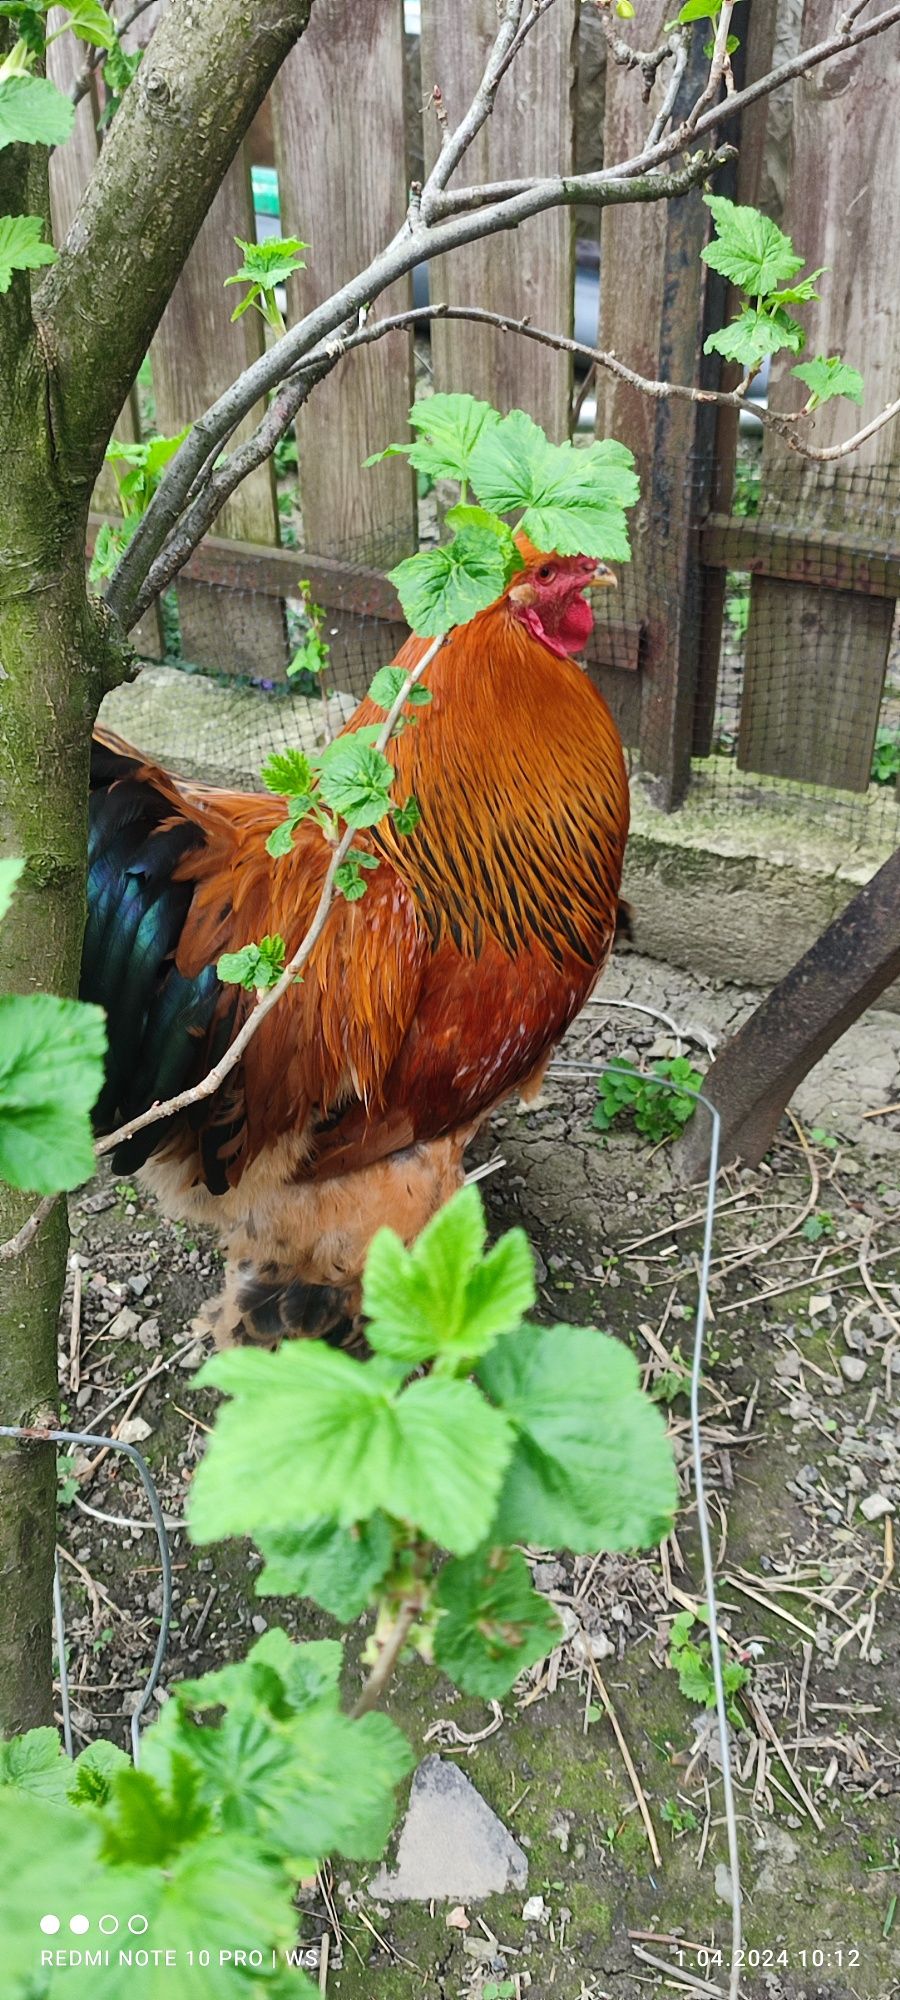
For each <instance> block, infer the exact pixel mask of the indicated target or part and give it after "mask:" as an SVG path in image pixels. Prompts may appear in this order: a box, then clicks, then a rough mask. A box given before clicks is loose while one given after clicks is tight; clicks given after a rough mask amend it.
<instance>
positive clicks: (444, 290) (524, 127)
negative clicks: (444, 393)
mask: <svg viewBox="0 0 900 2000" xmlns="http://www.w3.org/2000/svg"><path fill="white" fill-rule="evenodd" d="M575 25H576V7H575V0H557V4H556V6H555V7H552V8H551V9H550V11H549V13H548V14H547V15H546V17H545V18H544V20H542V21H541V22H540V23H539V25H538V27H537V28H536V29H535V30H534V32H533V33H532V35H531V36H530V38H529V40H528V41H527V42H526V44H525V46H524V48H523V49H522V51H521V53H520V55H519V56H518V57H517V58H516V61H515V64H514V65H513V68H512V70H511V71H510V72H509V74H508V75H507V76H505V77H504V78H503V81H502V83H501V85H500V88H499V90H498V92H497V99H496V103H495V105H494V110H493V113H492V116H491V117H490V118H489V119H488V120H487V123H486V124H485V126H484V127H483V129H482V131H481V133H480V134H479V136H478V138H477V139H476V141H475V143H474V145H473V146H472V147H471V148H470V150H469V152H468V153H467V154H466V157H465V160H464V161H463V163H462V166H461V168H460V171H459V173H458V175H457V176H456V179H455V180H454V186H461V187H462V186H466V185H467V184H470V183H473V182H479V181H486V180H505V179H509V178H510V177H516V178H517V177H519V176H521V175H523V174H529V173H533V172H534V173H536V172H538V171H540V172H541V173H563V174H564V173H571V171H572V167H573V162H574V146H575V110H574V104H575V97H574V89H575V58H574V52H575ZM496 33H497V8H496V5H495V0H469V4H468V5H467V6H465V7H461V6H460V4H459V0H423V6H422V97H423V99H424V103H425V112H424V117H425V161H426V167H429V166H431V165H432V164H433V161H434V158H435V154H436V151H437V148H438V145H439V143H440V129H441V128H440V125H439V123H438V119H437V117H436V115H435V111H434V107H433V104H432V102H431V101H430V100H431V93H432V90H433V88H434V87H435V85H437V87H438V88H439V89H440V91H441V93H442V98H443V104H444V108H445V109H446V113H447V116H448V118H449V120H450V123H451V125H452V124H454V123H455V122H456V120H457V119H459V118H460V117H461V116H462V114H463V112H464V111H465V110H466V109H467V107H468V105H469V103H470V101H471V99H472V97H473V96H474V94H475V90H476V88H477V85H478V82H479V79H480V77H481V74H482V71H483V69H484V64H485V59H486V57H487V54H488V51H489V49H490V47H491V43H492V42H493V40H494V38H495V36H496ZM574 260H575V241H574V218H573V216H572V213H571V211H569V210H566V209H557V210H555V211H551V212H550V213H548V214H546V215H539V216H534V217H533V218H532V220H531V221H530V222H525V223H523V224H522V225H521V227H520V228H519V229H516V230H514V231H511V232H509V233H508V234H506V235H499V236H492V237H491V238H490V240H489V241H487V242H485V243H470V244H467V245H466V246H465V247H463V248H460V249H459V250H456V251H454V253H453V256H452V258H439V259H437V260H436V261H435V262H434V263H433V264H432V265H431V267H430V270H431V298H432V300H433V301H435V302H436V301H438V300H444V301H446V303H447V304H449V305H477V306H484V307H486V308H487V309H488V310H489V311H493V312H501V313H509V314H512V315H513V316H515V317H516V318H521V317H522V315H523V314H526V313H527V314H528V315H529V316H530V318H531V319H532V321H533V322H534V325H535V326H546V327H552V328H554V329H555V330H558V331H560V332H563V333H568V332H569V330H570V327H571V320H572V299H573V287H574V277H575V261H574ZM432 355H433V359H434V381H435V388H438V389H468V390H470V391H471V393H472V394H473V395H475V396H483V397H485V398H486V400H487V401H488V402H492V403H495V404H496V405H497V406H498V407H499V408H500V409H501V410H508V409H512V408H516V407H518V408H520V409H524V410H527V411H528V412H529V414H530V415H531V416H533V417H534V418H535V419H536V421H537V422H538V423H541V424H543V425H544V427H545V429H546V430H547V431H548V432H549V435H550V436H551V437H553V438H564V437H567V436H568V434H569V413H570V403H571V385H572V376H571V361H570V359H569V357H568V356H566V355H562V354H560V355H556V354H552V353H551V352H550V351H549V349H542V348H540V347H538V346H537V345H536V344H535V343H534V342H531V341H527V340H520V339H517V338H516V335H515V334H508V333H501V332H499V331H498V330H495V329H494V328H491V327H476V326H466V325H464V324H462V323H460V322H454V323H452V324H449V325H443V326H442V325H437V326H435V327H434V329H433V332H432Z"/></svg>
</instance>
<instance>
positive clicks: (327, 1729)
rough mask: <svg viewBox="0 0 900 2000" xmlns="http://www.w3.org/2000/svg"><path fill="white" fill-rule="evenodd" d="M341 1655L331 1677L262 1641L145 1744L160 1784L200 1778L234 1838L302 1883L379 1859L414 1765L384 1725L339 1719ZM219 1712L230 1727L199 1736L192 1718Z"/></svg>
mask: <svg viewBox="0 0 900 2000" xmlns="http://www.w3.org/2000/svg"><path fill="white" fill-rule="evenodd" d="M266 1641H268V1642H269V1643H268V1644H266ZM333 1650H334V1652H335V1653H336V1655H337V1661H336V1671H335V1672H333V1673H332V1672H330V1671H329V1672H328V1673H327V1676H326V1675H323V1674H322V1673H321V1672H318V1673H317V1672H316V1666H317V1662H316V1660H315V1658H313V1659H310V1658H309V1657H308V1656H310V1655H314V1654H316V1653H317V1652H318V1651H319V1648H317V1647H308V1646H304V1645H296V1644H293V1643H292V1642H291V1641H290V1640H289V1639H288V1638H287V1635H286V1634H285V1633H284V1632H278V1631H275V1632H270V1633H266V1634H265V1639H264V1641H262V1642H260V1644H259V1645H258V1646H254V1647H253V1648H252V1649H251V1652H250V1653H249V1655H248V1657H247V1659H246V1660H245V1661H243V1662H241V1663H238V1664H234V1665H232V1666H231V1667H228V1668H226V1669H224V1671H222V1672H220V1673H217V1674H211V1675H206V1676H204V1678H203V1680H201V1681H199V1682H193V1683H192V1682H185V1683H183V1684H182V1685H181V1686H179V1687H176V1689H175V1693H174V1700H173V1701H172V1702H171V1703H169V1704H167V1708H166V1713H165V1715H164V1717H163V1718H162V1721H161V1724H160V1725H157V1727H156V1728H155V1729H154V1730H153V1732H152V1734H151V1735H150V1737H149V1738H148V1739H147V1748H146V1755H145V1762H146V1763H149V1764H151V1765H152V1767H153V1770H154V1771H155V1772H156V1773H157V1774H160V1775H163V1776H164V1775H165V1774H166V1772H167V1771H171V1770H174V1769H175V1768H176V1765H177V1764H178V1763H179V1762H181V1763H185V1762H186V1763H187V1764H188V1765H189V1766H191V1767H198V1778H199V1784H198V1796H199V1798H200V1800H201V1801H202V1802H203V1805H204V1807H205V1809H206V1810H207V1812H209V1813H211V1814H212V1816H213V1818H214V1821H215V1822H216V1823H217V1824H219V1825H221V1827H222V1828H223V1829H224V1830H226V1831H227V1833H228V1835H229V1838H230V1837H231V1836H232V1835H234V1834H236V1835H237V1836H239V1837H240V1836H244V1837H247V1838H251V1839H253V1840H254V1841H255V1843H256V1844H257V1846H258V1847H261V1848H262V1850H263V1852H264V1853H266V1854H271V1856H272V1857H273V1859H275V1858H278V1859H279V1860H281V1861H283V1862H285V1863H286V1864H288V1865H289V1866H290V1865H291V1864H292V1863H293V1864H294V1872H302V1873H304V1874H308V1873H310V1872H311V1868H312V1867H314V1866H315V1863H316V1861H318V1860H320V1859H322V1858H323V1857H324V1856H326V1855H328V1854H329V1853H330V1852H333V1850H334V1849H335V1848H337V1849H339V1851H340V1852H341V1853H342V1854H346V1855H348V1856H349V1857H350V1858H352V1859H359V1860H364V1859H368V1858H370V1857H373V1856H375V1855H377V1854H378V1853H380V1852H381V1849H382V1847H383V1845H384V1842H385V1840H386V1838H387V1835H388V1832H389V1831H390V1826H391V1821H392V1819H393V1816H394V1796H393V1793H394V1786H395V1785H396V1784H397V1782H398V1781H399V1779H400V1778H402V1777H403V1776H404V1775H405V1773H406V1772H407V1771H408V1770H409V1768H410V1765H411V1763H412V1757H411V1754H410V1749H409V1745H408V1743H407V1742H406V1739H405V1738H404V1737H403V1736H402V1735H401V1733H400V1731H399V1730H398V1729H397V1728H396V1726H395V1724H394V1723H392V1722H391V1721H389V1720H388V1718H387V1717H386V1716H383V1715H369V1716H365V1717H363V1718H362V1719H361V1720H360V1721H352V1720H351V1719H350V1718H349V1717H348V1716H346V1715H344V1714H342V1713H341V1711H340V1709H339V1707H338V1686H337V1674H338V1672H339V1670H340V1664H341V1654H340V1648H339V1647H336V1648H334V1649H333ZM310 1668H311V1669H312V1671H310ZM211 1704H215V1705H216V1706H217V1707H218V1706H222V1707H224V1709H225V1715H224V1718H223V1719H222V1720H221V1721H220V1722H219V1723H218V1724H217V1725H216V1726H214V1727H210V1725H209V1724H208V1723H205V1724H204V1725H203V1726H202V1727H200V1728H198V1727H197V1725H196V1724H195V1722H194V1721H193V1717H192V1713H191V1711H193V1710H195V1709H198V1708H199V1709H202V1708H208V1707H209V1706H210V1705H211Z"/></svg>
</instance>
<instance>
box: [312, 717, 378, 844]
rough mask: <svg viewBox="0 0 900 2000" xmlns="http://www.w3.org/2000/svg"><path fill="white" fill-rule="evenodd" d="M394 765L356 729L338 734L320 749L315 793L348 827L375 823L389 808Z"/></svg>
mask: <svg viewBox="0 0 900 2000" xmlns="http://www.w3.org/2000/svg"><path fill="white" fill-rule="evenodd" d="M393 782H394V767H393V764H391V763H389V761H388V759H387V757H385V756H383V755H382V752H381V751H380V750H376V749H375V746H374V744H371V743H365V742H361V741H360V732H359V731H354V733H353V735H351V736H339V737H337V738H336V739H335V741H334V742H333V743H329V745H328V748H327V749H326V750H324V751H323V752H322V757H321V764H320V777H319V792H320V795H321V797H322V798H323V799H324V801H325V804H326V805H328V806H330V807H331V809H332V812H336V813H339V814H340V817H341V818H342V819H345V820H346V821H347V825H348V826H354V827H366V826H375V825H376V823H377V821H378V820H380V819H383V818H384V816H385V813H386V812H388V811H389V809H390V788H391V785H392V784H393Z"/></svg>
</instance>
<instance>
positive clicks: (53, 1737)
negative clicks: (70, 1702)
mask: <svg viewBox="0 0 900 2000" xmlns="http://www.w3.org/2000/svg"><path fill="white" fill-rule="evenodd" d="M72 1768H73V1767H72V1765H71V1764H70V1762H69V1759H68V1757H65V1756H64V1755H63V1750H62V1745H61V1743H60V1740H59V1730H58V1729H29V1730H28V1732H27V1734H26V1735H25V1736H13V1737H10V1738H9V1739H8V1741H6V1742H3V1741H2V1740H0V1786H12V1787H14V1788H15V1790H16V1791H20V1792H30V1793H31V1794H32V1796H33V1797H34V1798H38V1799H50V1800H52V1801H53V1802H54V1804H56V1805H65V1803H66V1799H67V1796H68V1790H69V1785H70V1784H71V1781H72ZM3 1810H4V1808H0V1813H2V1811H3Z"/></svg>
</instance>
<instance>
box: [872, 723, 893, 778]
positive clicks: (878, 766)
mask: <svg viewBox="0 0 900 2000" xmlns="http://www.w3.org/2000/svg"><path fill="white" fill-rule="evenodd" d="M897 778H900V730H897V729H879V730H878V732H877V734H876V737H875V748H874V750H873V752H872V779H873V782H874V783H875V784H876V785H892V784H893V783H894V781H895V780H896V779H897Z"/></svg>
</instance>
